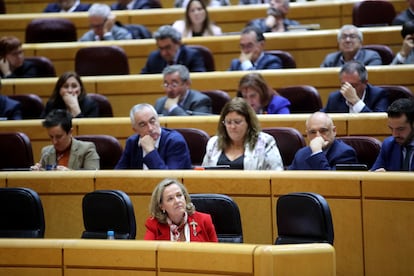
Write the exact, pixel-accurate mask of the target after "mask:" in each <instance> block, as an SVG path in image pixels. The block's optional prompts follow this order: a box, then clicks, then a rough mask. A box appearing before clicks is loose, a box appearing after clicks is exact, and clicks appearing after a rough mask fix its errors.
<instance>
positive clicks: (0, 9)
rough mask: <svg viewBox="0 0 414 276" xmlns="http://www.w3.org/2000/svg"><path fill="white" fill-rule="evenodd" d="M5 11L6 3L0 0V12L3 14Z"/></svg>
mask: <svg viewBox="0 0 414 276" xmlns="http://www.w3.org/2000/svg"><path fill="white" fill-rule="evenodd" d="M6 11H7V10H6V3H4V0H0V14H5V13H6Z"/></svg>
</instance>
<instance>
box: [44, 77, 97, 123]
mask: <svg viewBox="0 0 414 276" xmlns="http://www.w3.org/2000/svg"><path fill="white" fill-rule="evenodd" d="M54 109H66V110H68V111H69V112H70V113H71V114H72V116H73V117H74V118H82V117H99V108H98V104H97V103H96V102H95V100H93V99H91V98H90V97H89V96H88V95H87V94H86V91H85V87H84V86H83V83H82V80H81V78H80V76H79V75H78V74H77V73H76V72H66V73H63V74H62V75H61V76H60V77H59V79H58V80H57V82H56V85H55V88H54V89H53V93H52V96H50V98H49V100H48V102H47V103H46V107H45V110H44V111H43V114H42V116H41V117H42V118H44V117H45V116H46V115H47V114H48V113H49V112H50V111H52V110H54Z"/></svg>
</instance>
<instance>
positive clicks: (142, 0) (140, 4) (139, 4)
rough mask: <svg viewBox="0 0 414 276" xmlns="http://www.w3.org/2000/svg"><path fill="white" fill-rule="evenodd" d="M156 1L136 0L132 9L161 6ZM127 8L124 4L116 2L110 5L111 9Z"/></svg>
mask: <svg viewBox="0 0 414 276" xmlns="http://www.w3.org/2000/svg"><path fill="white" fill-rule="evenodd" d="M157 4H158V3H157V1H152V0H137V1H135V4H134V6H132V9H133V10H139V9H152V8H161V7H160V6H159V5H157ZM126 9H127V8H126V7H125V6H122V5H120V4H119V3H118V2H116V3H113V4H112V5H111V10H126Z"/></svg>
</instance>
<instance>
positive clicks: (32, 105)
mask: <svg viewBox="0 0 414 276" xmlns="http://www.w3.org/2000/svg"><path fill="white" fill-rule="evenodd" d="M9 98H10V99H13V100H16V101H18V102H20V106H21V110H22V117H23V119H39V118H40V115H41V114H42V112H43V110H44V109H45V106H44V104H43V101H42V99H41V98H40V97H39V96H38V95H36V94H19V95H11V96H9Z"/></svg>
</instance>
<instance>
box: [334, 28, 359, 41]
mask: <svg viewBox="0 0 414 276" xmlns="http://www.w3.org/2000/svg"><path fill="white" fill-rule="evenodd" d="M347 30H355V31H356V32H357V34H358V38H359V40H360V41H361V42H362V40H363V38H364V37H363V35H362V32H361V30H360V29H358V27H357V26H355V25H351V24H347V25H343V26H342V28H341V29H340V30H339V32H338V37H337V40H338V42H339V41H340V40H341V37H342V34H343V32H344V31H347Z"/></svg>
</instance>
